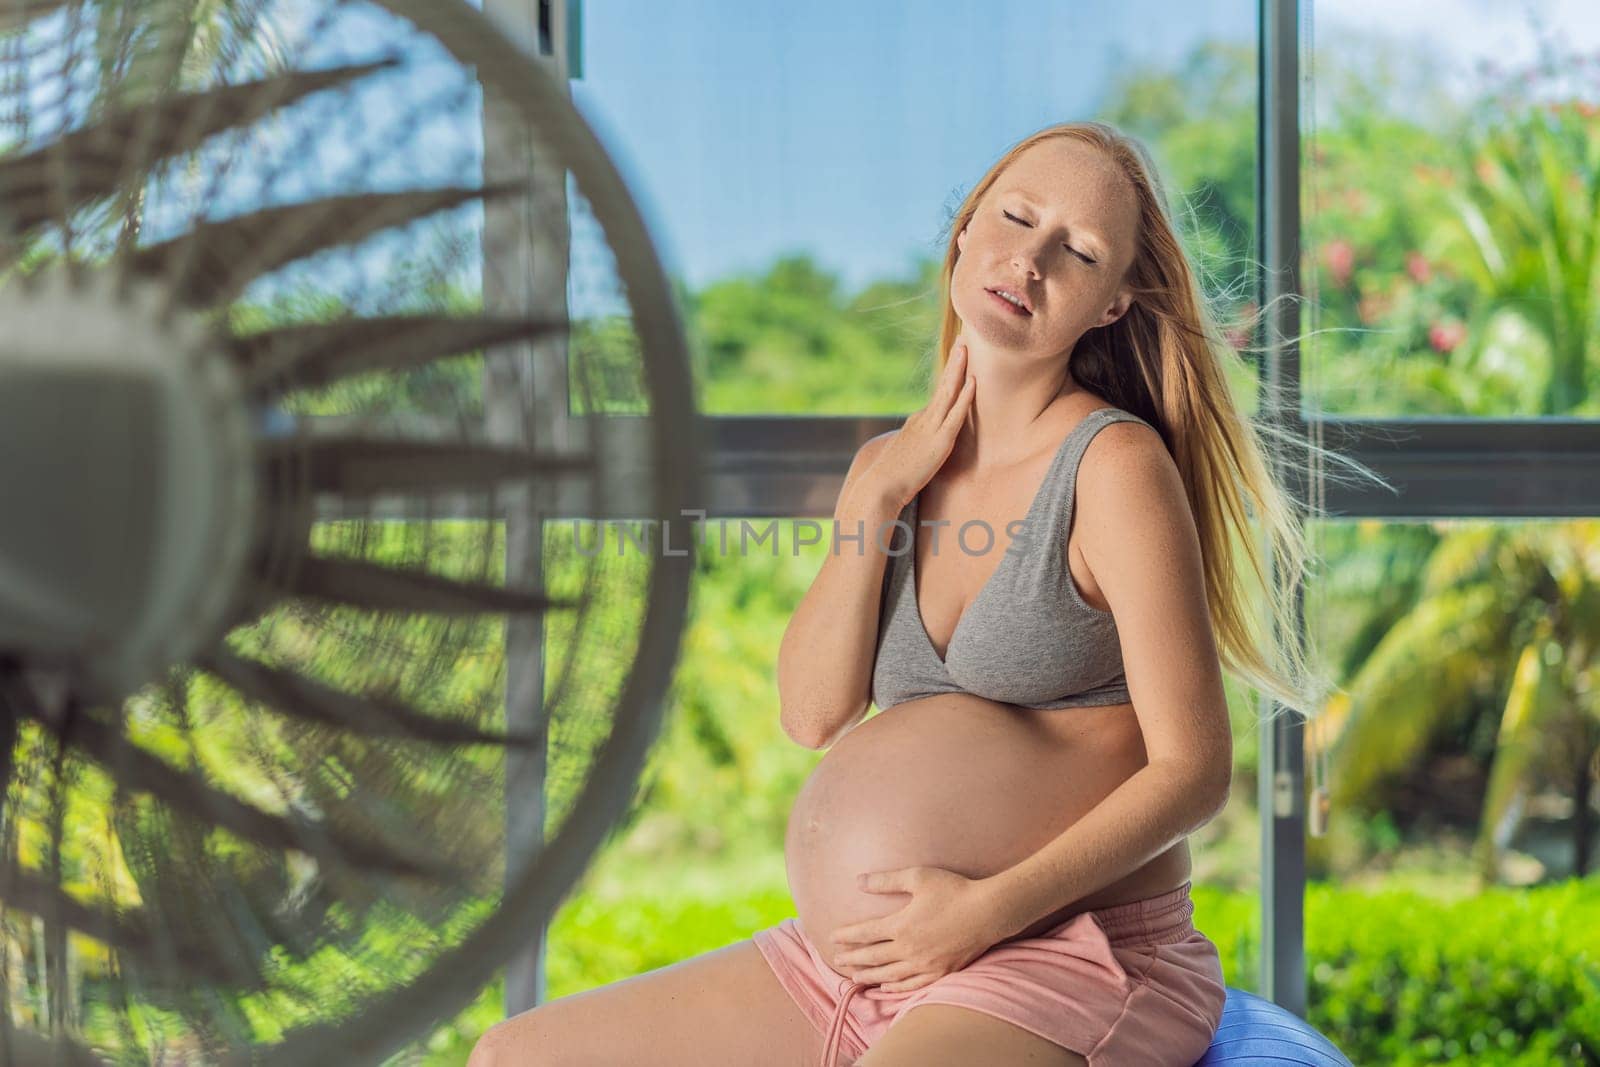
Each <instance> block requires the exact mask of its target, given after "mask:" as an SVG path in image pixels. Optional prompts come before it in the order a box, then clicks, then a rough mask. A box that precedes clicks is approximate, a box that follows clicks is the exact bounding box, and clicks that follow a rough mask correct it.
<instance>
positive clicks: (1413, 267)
mask: <svg viewBox="0 0 1600 1067" xmlns="http://www.w3.org/2000/svg"><path fill="white" fill-rule="evenodd" d="M1406 273H1407V274H1409V275H1411V278H1412V280H1413V281H1415V282H1416V283H1417V284H1418V285H1427V284H1428V279H1429V278H1432V277H1433V268H1432V267H1430V266H1428V260H1427V258H1426V257H1424V256H1423V254H1422V253H1421V252H1416V251H1413V252H1410V253H1408V254H1407V255H1406Z"/></svg>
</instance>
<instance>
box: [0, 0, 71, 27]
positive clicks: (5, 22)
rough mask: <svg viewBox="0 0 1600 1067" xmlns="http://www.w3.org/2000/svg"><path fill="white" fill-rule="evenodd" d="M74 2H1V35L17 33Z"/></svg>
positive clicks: (37, 0) (67, 0)
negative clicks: (29, 24) (30, 23)
mask: <svg viewBox="0 0 1600 1067" xmlns="http://www.w3.org/2000/svg"><path fill="white" fill-rule="evenodd" d="M71 2H72V0H0V33H16V32H17V31H18V30H21V29H26V28H27V25H28V23H29V22H32V21H33V20H34V19H39V18H44V16H46V15H48V14H51V13H52V12H55V11H59V10H61V9H62V8H64V7H66V6H67V5H68V4H69V3H71Z"/></svg>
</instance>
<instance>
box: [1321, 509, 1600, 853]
mask: <svg viewBox="0 0 1600 1067" xmlns="http://www.w3.org/2000/svg"><path fill="white" fill-rule="evenodd" d="M1597 635H1600V528H1597V527H1596V525H1595V524H1594V523H1592V522H1566V523H1554V524H1547V523H1537V524H1535V523H1528V524H1521V525H1516V526H1500V525H1474V526H1472V527H1470V528H1467V529H1463V530H1460V531H1457V532H1452V533H1450V534H1448V535H1447V536H1446V537H1445V538H1444V539H1443V540H1441V541H1440V542H1439V544H1438V546H1437V547H1436V548H1435V549H1434V550H1433V552H1432V554H1431V555H1430V557H1429V559H1428V562H1427V564H1426V566H1425V567H1424V569H1423V572H1422V575H1421V580H1420V584H1419V587H1418V589H1417V594H1416V598H1415V602H1414V604H1413V606H1412V607H1411V608H1410V610H1409V611H1407V612H1406V613H1405V614H1404V615H1403V616H1402V617H1401V618H1400V619H1399V620H1398V621H1397V622H1395V623H1394V624H1393V625H1392V626H1390V627H1389V629H1388V631H1387V632H1386V633H1385V634H1384V635H1383V637H1382V639H1381V640H1380V641H1378V643H1377V645H1376V647H1374V648H1373V649H1372V651H1371V654H1370V655H1367V656H1366V657H1365V659H1364V661H1363V662H1362V663H1361V666H1360V668H1359V670H1358V671H1357V672H1356V674H1355V676H1354V677H1353V678H1352V679H1351V681H1350V683H1349V685H1348V687H1347V690H1346V691H1345V692H1342V693H1339V694H1337V695H1336V696H1335V698H1334V699H1332V700H1331V701H1329V703H1328V705H1327V707H1326V709H1325V715H1326V718H1325V720H1324V721H1323V723H1322V724H1320V725H1319V727H1318V729H1317V730H1316V731H1314V732H1312V733H1311V734H1309V735H1308V746H1309V747H1310V755H1315V754H1317V753H1319V752H1320V751H1321V749H1322V748H1323V747H1329V748H1330V752H1329V755H1330V759H1331V762H1332V765H1333V766H1332V774H1331V776H1330V777H1331V781H1330V788H1331V790H1332V800H1333V803H1334V805H1335V806H1336V807H1340V808H1346V809H1347V808H1352V807H1356V808H1359V807H1371V806H1374V805H1375V804H1376V801H1375V799H1374V798H1375V797H1377V796H1378V795H1379V794H1380V792H1381V789H1382V786H1383V784H1384V781H1385V779H1387V778H1389V777H1390V776H1392V775H1394V774H1395V773H1396V772H1399V771H1401V770H1403V769H1404V768H1407V767H1410V766H1414V765H1415V764H1416V763H1417V762H1418V761H1419V760H1420V759H1421V758H1422V757H1423V756H1424V755H1425V754H1426V753H1427V751H1428V749H1429V746H1430V743H1431V742H1432V741H1433V740H1434V738H1436V737H1437V736H1438V734H1439V732H1440V730H1441V729H1442V728H1444V727H1446V726H1449V725H1458V724H1460V723H1461V720H1462V718H1463V716H1465V715H1468V714H1469V713H1470V709H1471V708H1472V707H1473V706H1474V704H1476V703H1478V701H1476V700H1475V699H1474V698H1475V697H1477V696H1478V695H1480V694H1483V693H1490V694H1496V695H1497V700H1496V704H1495V707H1496V708H1497V709H1498V711H1497V715H1498V719H1499V721H1498V724H1497V728H1496V730H1495V735H1496V737H1497V741H1496V743H1495V745H1494V749H1493V752H1492V753H1491V754H1490V755H1489V757H1488V759H1489V775H1488V786H1487V790H1486V796H1485V799H1484V803H1483V808H1482V815H1481V817H1480V819H1479V828H1478V833H1477V839H1476V842H1475V845H1474V858H1475V861H1476V864H1477V866H1478V871H1479V876H1480V879H1482V881H1483V882H1484V883H1487V882H1490V881H1493V880H1495V879H1496V877H1497V873H1498V869H1499V861H1500V857H1501V854H1502V852H1503V851H1504V849H1505V847H1506V845H1507V844H1508V843H1509V842H1510V840H1511V838H1512V836H1513V835H1514V833H1515V831H1516V827H1517V823H1518V821H1519V819H1520V817H1521V813H1522V809H1523V806H1524V804H1525V802H1526V800H1527V799H1528V797H1529V796H1530V795H1531V794H1532V793H1533V792H1534V791H1536V790H1539V789H1540V788H1542V787H1546V786H1549V785H1552V784H1553V785H1557V786H1559V787H1565V788H1570V789H1571V790H1572V795H1573V796H1574V797H1575V799H1576V802H1577V817H1576V818H1575V820H1574V823H1573V836H1574V853H1575V862H1574V869H1575V870H1576V871H1577V873H1578V874H1580V875H1582V874H1584V873H1587V870H1588V867H1589V864H1590V856H1589V848H1588V846H1589V839H1590V836H1591V830H1590V822H1589V818H1588V815H1587V812H1588V806H1589V799H1590V796H1591V793H1592V790H1593V787H1594V783H1595V780H1596V772H1597V770H1600V687H1597V686H1596V685H1595V682H1596V681H1600V666H1597V663H1600V661H1597V657H1596V643H1597V641H1600V637H1597ZM1308 758H1309V757H1308Z"/></svg>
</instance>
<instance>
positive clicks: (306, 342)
mask: <svg viewBox="0 0 1600 1067" xmlns="http://www.w3.org/2000/svg"><path fill="white" fill-rule="evenodd" d="M569 326H570V323H569V322H568V321H567V320H566V319H512V318H486V317H459V318H458V317H450V316H445V315H391V316H386V317H383V318H351V319H346V320H344V321H342V322H327V323H322V322H318V323H307V324H303V325H296V326H286V327H283V328H282V329H275V330H263V331H262V332H260V333H256V334H251V335H249V336H248V337H235V338H230V339H229V341H228V345H229V347H230V348H231V349H232V350H233V353H234V356H235V359H236V360H237V361H238V365H239V368H240V369H241V371H242V372H243V376H244V379H245V382H246V385H247V387H248V388H250V389H252V390H255V391H257V392H260V391H265V390H270V391H273V392H278V391H281V390H282V389H283V388H292V389H314V388H318V387H320V386H325V385H327V384H328V383H330V382H334V381H338V380H339V379H341V378H348V377H351V376H353V375H357V374H366V373H368V372H370V371H379V370H411V369H413V368H416V367H420V366H423V365H425V364H427V363H431V362H433V361H434V360H438V359H445V358H447V357H450V356H456V355H463V354H465V353H468V352H475V351H477V350H479V349H482V348H487V347H489V346H490V345H497V344H504V343H506V342H509V341H518V340H526V339H531V338H535V337H541V336H543V335H545V334H549V333H556V332H560V331H563V330H566V329H567V328H568V327H569Z"/></svg>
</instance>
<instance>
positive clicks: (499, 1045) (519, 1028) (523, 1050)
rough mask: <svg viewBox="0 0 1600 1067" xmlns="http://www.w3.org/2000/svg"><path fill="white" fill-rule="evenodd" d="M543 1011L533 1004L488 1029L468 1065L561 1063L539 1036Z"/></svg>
mask: <svg viewBox="0 0 1600 1067" xmlns="http://www.w3.org/2000/svg"><path fill="white" fill-rule="evenodd" d="M539 1011H540V1009H538V1008H533V1009H531V1010H529V1011H525V1012H523V1013H522V1014H520V1015H516V1016H513V1017H512V1018H510V1019H503V1020H501V1021H500V1022H497V1023H495V1024H494V1025H493V1026H491V1027H489V1029H487V1030H485V1031H484V1032H483V1034H482V1036H480V1037H479V1038H478V1041H477V1043H476V1044H475V1045H473V1046H472V1053H471V1055H469V1056H468V1057H467V1067H557V1065H558V1063H559V1061H557V1060H555V1059H552V1058H551V1054H552V1051H553V1050H551V1049H550V1048H549V1047H548V1046H547V1045H546V1043H545V1042H544V1041H542V1040H541V1039H540V1037H539V1031H540V1023H541V1022H542V1019H540V1018H539V1017H538V1014H539Z"/></svg>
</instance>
